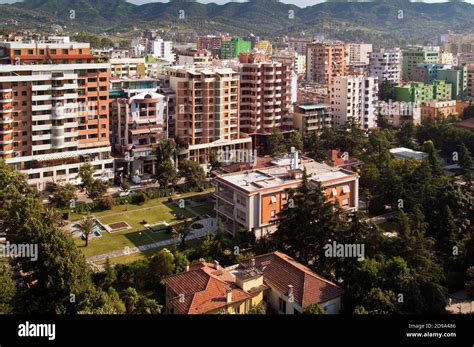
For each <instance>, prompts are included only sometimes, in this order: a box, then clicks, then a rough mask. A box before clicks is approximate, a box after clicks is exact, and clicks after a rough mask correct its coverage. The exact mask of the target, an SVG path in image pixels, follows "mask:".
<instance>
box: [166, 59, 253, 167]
mask: <svg viewBox="0 0 474 347" xmlns="http://www.w3.org/2000/svg"><path fill="white" fill-rule="evenodd" d="M167 72H168V75H169V85H170V88H171V89H172V90H173V91H174V92H175V93H176V99H175V108H176V122H175V136H176V137H177V138H179V139H180V140H181V141H183V142H185V143H187V144H188V146H189V148H188V150H189V154H188V157H189V158H190V159H191V160H194V161H197V162H199V163H201V164H207V163H208V160H209V154H210V151H211V150H222V149H225V148H228V149H229V150H238V149H250V148H251V146H252V139H251V138H250V137H248V136H245V135H244V134H242V135H241V133H240V128H239V126H240V78H239V74H238V72H235V71H234V70H232V69H229V68H197V67H186V66H173V67H170V68H168V70H167Z"/></svg>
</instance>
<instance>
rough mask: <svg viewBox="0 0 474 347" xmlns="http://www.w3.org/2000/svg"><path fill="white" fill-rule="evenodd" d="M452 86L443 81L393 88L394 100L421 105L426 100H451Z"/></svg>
mask: <svg viewBox="0 0 474 347" xmlns="http://www.w3.org/2000/svg"><path fill="white" fill-rule="evenodd" d="M451 95H452V86H451V84H449V83H446V82H445V81H434V83H432V84H426V83H420V82H417V83H410V84H405V85H400V86H396V87H395V100H396V101H403V102H411V103H414V104H418V105H419V104H421V103H423V102H425V101H428V100H440V101H446V100H451Z"/></svg>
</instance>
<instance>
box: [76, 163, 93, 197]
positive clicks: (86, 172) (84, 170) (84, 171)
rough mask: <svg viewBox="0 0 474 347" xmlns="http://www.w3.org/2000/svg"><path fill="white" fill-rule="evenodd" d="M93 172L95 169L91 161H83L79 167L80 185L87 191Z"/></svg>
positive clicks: (91, 182)
mask: <svg viewBox="0 0 474 347" xmlns="http://www.w3.org/2000/svg"><path fill="white" fill-rule="evenodd" d="M94 173H95V169H94V167H93V166H92V164H91V163H85V164H84V165H82V166H81V168H80V169H79V177H80V178H81V181H82V185H83V186H84V188H85V189H86V191H87V192H88V193H89V192H90V190H91V188H92V184H93V183H94Z"/></svg>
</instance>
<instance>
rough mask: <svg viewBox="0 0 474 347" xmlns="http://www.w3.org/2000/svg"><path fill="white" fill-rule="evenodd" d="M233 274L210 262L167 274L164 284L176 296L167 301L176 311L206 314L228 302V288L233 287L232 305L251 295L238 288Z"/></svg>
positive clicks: (179, 312) (178, 312)
mask: <svg viewBox="0 0 474 347" xmlns="http://www.w3.org/2000/svg"><path fill="white" fill-rule="evenodd" d="M234 281H235V280H234V277H233V276H232V275H231V274H229V273H228V272H227V271H225V270H224V269H219V270H216V269H215V268H214V266H213V265H211V264H207V263H198V264H193V265H192V266H190V269H189V271H187V272H182V273H179V274H177V275H173V276H170V277H167V278H166V279H165V283H166V286H167V287H168V288H169V289H170V290H171V291H172V293H173V294H174V295H176V296H175V297H174V298H173V299H171V300H170V304H171V305H173V308H174V313H176V314H205V313H208V312H211V311H215V310H218V309H220V308H224V307H226V306H227V305H229V304H228V303H227V290H228V289H232V302H231V303H230V304H235V303H238V302H241V301H244V300H246V299H250V298H251V297H252V295H251V294H249V293H246V292H245V291H243V290H242V289H240V288H238V287H237V286H236V285H235V283H234Z"/></svg>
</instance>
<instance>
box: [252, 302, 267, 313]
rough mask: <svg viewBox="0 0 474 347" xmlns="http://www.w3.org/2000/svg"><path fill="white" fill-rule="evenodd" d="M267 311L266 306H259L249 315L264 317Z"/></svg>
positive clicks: (253, 308)
mask: <svg viewBox="0 0 474 347" xmlns="http://www.w3.org/2000/svg"><path fill="white" fill-rule="evenodd" d="M266 313H267V311H266V309H265V306H264V305H263V304H258V305H255V306H253V307H252V308H250V310H249V312H248V314H253V315H262V314H266Z"/></svg>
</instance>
